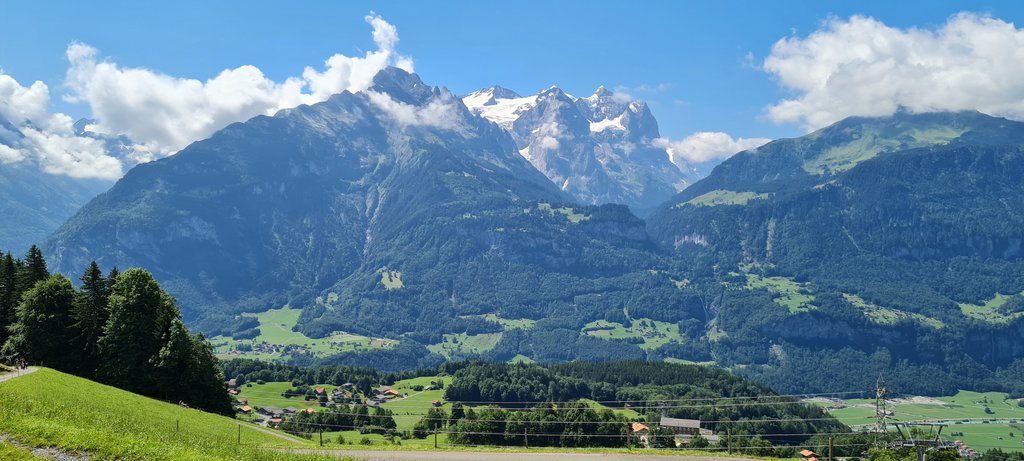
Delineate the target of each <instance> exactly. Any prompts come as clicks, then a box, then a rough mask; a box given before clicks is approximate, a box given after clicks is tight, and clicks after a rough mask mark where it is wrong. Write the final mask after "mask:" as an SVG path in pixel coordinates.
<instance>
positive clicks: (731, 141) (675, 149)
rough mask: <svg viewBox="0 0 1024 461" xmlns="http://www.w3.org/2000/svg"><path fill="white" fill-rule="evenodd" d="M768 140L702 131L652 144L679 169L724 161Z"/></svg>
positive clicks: (659, 140) (660, 139)
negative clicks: (662, 150) (674, 139)
mask: <svg viewBox="0 0 1024 461" xmlns="http://www.w3.org/2000/svg"><path fill="white" fill-rule="evenodd" d="M768 141H771V140H770V139H766V138H733V137H732V136H729V135H728V134H726V133H721V132H714V131H702V132H698V133H694V134H692V135H690V136H687V137H686V138H683V139H681V140H678V141H672V140H670V139H667V138H658V139H655V140H654V141H653V142H652V144H653V145H654V146H655V147H660V148H662V149H665V150H666V151H668V155H669V158H670V159H671V160H672V163H674V164H676V166H678V167H680V168H685V167H687V166H688V165H690V164H699V163H707V162H711V161H718V160H724V159H726V158H729V157H731V156H732V155H733V154H735V153H737V152H741V151H744V150H748V149H753V148H755V147H759V146H761V145H763V144H765V143H767V142H768Z"/></svg>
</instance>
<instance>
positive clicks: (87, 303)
mask: <svg viewBox="0 0 1024 461" xmlns="http://www.w3.org/2000/svg"><path fill="white" fill-rule="evenodd" d="M81 280H82V290H81V291H80V292H79V293H78V296H77V298H76V299H75V310H74V312H73V314H74V321H75V323H74V336H73V338H72V344H71V347H72V349H73V350H75V351H78V353H79V354H80V360H79V361H78V363H77V367H76V370H75V371H76V373H77V374H79V375H81V376H86V377H91V376H93V375H94V374H95V373H96V368H97V366H99V360H100V358H99V339H100V337H101V336H102V335H103V328H104V327H105V326H106V324H107V317H108V315H107V314H108V311H107V309H108V307H107V302H108V300H109V298H110V287H109V286H108V284H107V279H106V278H104V277H103V272H101V271H100V267H99V265H98V264H96V261H93V262H92V263H91V264H89V268H88V269H86V270H85V274H83V275H82V279H81Z"/></svg>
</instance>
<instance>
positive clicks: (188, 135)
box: [0, 12, 450, 179]
mask: <svg viewBox="0 0 1024 461" xmlns="http://www.w3.org/2000/svg"><path fill="white" fill-rule="evenodd" d="M364 19H365V20H366V22H367V23H368V24H370V26H371V27H372V29H373V40H374V42H375V43H376V45H377V49H376V50H373V51H368V52H366V53H365V55H363V56H356V57H349V56H345V55H342V54H335V55H333V56H331V57H329V58H328V59H327V60H326V61H325V62H324V67H323V70H317V69H314V68H312V67H306V68H305V69H304V70H303V71H302V75H301V76H298V77H291V78H287V79H285V80H284V81H281V82H276V81H273V80H271V79H269V78H267V77H266V76H265V75H264V74H263V72H262V71H261V70H260V69H259V68H257V67H255V66H251V65H245V66H241V67H237V68H234V69H226V70H224V71H222V72H220V73H219V74H218V75H216V76H215V77H213V78H210V79H208V80H206V81H200V80H197V79H190V78H180V77H175V76H171V75H167V74H163V73H160V72H156V71H153V70H150V69H145V68H129V67H121V66H119V65H118V64H116V63H114V62H110V61H107V60H103V59H101V58H100V54H99V51H98V50H96V49H95V48H93V47H91V46H89V45H86V44H82V43H72V44H71V45H69V46H68V48H67V53H66V55H67V59H68V62H69V67H68V71H67V74H66V78H65V82H64V84H65V86H66V87H67V89H68V90H69V94H67V95H65V96H64V98H65V99H66V100H67V101H69V102H73V103H84V104H87V105H88V106H89V108H90V110H91V112H92V117H93V118H94V119H96V123H95V124H92V125H90V126H89V127H87V129H88V131H92V132H95V133H102V134H112V135H127V136H128V137H129V138H130V139H132V140H133V142H135V143H137V145H135V146H132V149H131V151H130V152H127V153H123V154H122V157H123V158H117V157H114V156H112V155H111V153H110V152H106V151H105V145H104V141H102V140H99V139H95V138H93V137H89V136H76V134H75V132H74V128H73V126H72V123H71V119H70V118H69V117H67V116H66V115H64V114H60V113H56V114H51V113H50V112H49V106H50V92H49V88H48V87H47V86H46V84H44V83H43V82H39V81H37V82H35V83H33V84H31V85H29V86H22V85H20V84H19V83H18V82H17V81H16V80H15V79H14V78H13V77H11V76H9V75H5V74H3V73H2V72H0V117H3V118H5V119H7V120H8V121H10V122H11V123H13V124H14V125H15V126H16V127H17V129H18V131H19V132H20V133H21V137H18V139H8V144H10V146H0V162H3V163H11V162H25V161H31V162H34V163H35V164H37V165H38V166H39V167H40V168H42V169H43V170H44V171H47V172H49V173H53V174H61V175H67V176H72V177H80V178H103V179H117V178H118V177H120V176H121V175H122V173H123V169H124V167H125V166H131V165H134V164H136V163H140V162H145V161H151V160H155V159H157V158H160V157H164V156H167V155H170V154H173V153H174V152H177V151H178V150H180V149H181V148H183V147H185V146H186V145H188V144H189V143H191V142H193V141H196V140H199V139H203V138H206V137H208V136H210V135H211V134H213V132H215V131H217V130H219V129H221V128H223V127H225V126H227V125H229V124H231V123H233V122H237V121H244V120H247V119H249V118H251V117H253V116H256V115H260V114H273V113H274V112H277V111H278V110H280V109H284V108H289V107H295V106H297V105H299V104H312V103H316V102H320V101H323V100H326V99H327V98H328V97H330V96H331V95H333V94H336V93H340V92H342V91H351V92H357V91H362V90H365V89H366V88H368V87H370V85H372V83H373V77H374V76H375V75H376V74H377V72H379V71H380V70H381V69H383V68H385V67H387V66H389V65H394V66H397V67H400V68H402V69H404V70H406V71H409V72H412V71H413V64H412V60H411V59H410V58H408V57H405V56H402V55H400V54H398V53H397V52H396V51H395V47H396V46H397V45H398V31H397V29H396V28H395V26H393V25H391V24H389V23H388V22H387V21H385V20H384V19H383V18H381V17H380V16H378V15H376V14H375V13H372V12H371V13H370V14H369V15H367V16H366V17H365V18H364ZM446 114H447V112H446V109H445V107H444V104H442V103H440V102H439V103H438V104H437V105H429V106H427V107H425V108H423V109H420V110H418V111H417V113H416V114H415V117H417V118H416V119H415V121H416V122H417V123H421V124H422V123H425V124H433V125H435V126H440V125H444V124H445V123H450V122H445V116H446ZM8 138H10V136H8ZM122 161H123V162H124V163H125V164H122Z"/></svg>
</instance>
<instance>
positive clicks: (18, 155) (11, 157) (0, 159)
mask: <svg viewBox="0 0 1024 461" xmlns="http://www.w3.org/2000/svg"><path fill="white" fill-rule="evenodd" d="M22 160H25V154H24V153H22V152H21V151H20V150H18V149H15V148H13V147H10V146H7V145H4V144H0V163H3V164H9V163H18V162H20V161H22Z"/></svg>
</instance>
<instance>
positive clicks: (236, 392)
mask: <svg viewBox="0 0 1024 461" xmlns="http://www.w3.org/2000/svg"><path fill="white" fill-rule="evenodd" d="M228 395H238V389H228Z"/></svg>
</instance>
